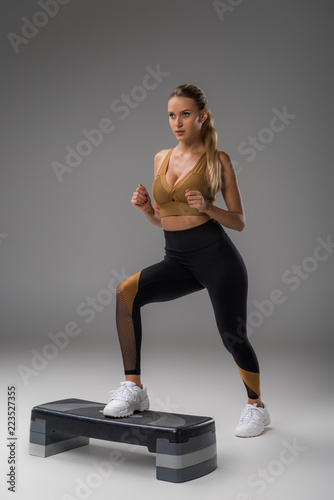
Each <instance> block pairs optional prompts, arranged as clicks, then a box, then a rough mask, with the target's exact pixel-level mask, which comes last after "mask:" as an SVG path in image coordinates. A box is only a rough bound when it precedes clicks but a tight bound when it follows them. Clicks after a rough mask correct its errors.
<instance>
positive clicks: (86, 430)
mask: <svg viewBox="0 0 334 500" xmlns="http://www.w3.org/2000/svg"><path fill="white" fill-rule="evenodd" d="M104 407H105V403H95V402H93V401H84V400H81V399H63V400H60V401H52V402H50V403H45V404H42V405H39V406H35V407H34V408H33V409H32V410H31V422H30V444H29V453H30V455H35V456H38V457H49V456H51V455H55V454H57V453H61V452H63V451H67V450H71V449H73V448H78V447H80V446H84V445H87V444H89V438H95V439H104V440H106V441H115V442H117V443H128V444H137V445H142V446H146V447H147V448H148V451H150V452H152V453H156V478H157V479H160V480H162V481H170V482H174V483H182V482H185V481H189V480H192V479H196V478H198V477H201V476H204V475H205V474H208V473H209V472H212V471H213V470H215V469H216V468H217V449H216V428H215V421H214V420H213V419H212V418H211V417H200V416H195V415H182V414H179V413H166V412H160V411H151V410H146V411H143V412H135V413H134V414H133V415H132V416H131V417H125V418H112V417H105V416H104V415H103V413H102V411H103V408H104Z"/></svg>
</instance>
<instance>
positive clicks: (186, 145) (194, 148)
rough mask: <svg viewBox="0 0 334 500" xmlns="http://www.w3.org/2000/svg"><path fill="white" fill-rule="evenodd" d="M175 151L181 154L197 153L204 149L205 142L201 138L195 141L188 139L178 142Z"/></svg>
mask: <svg viewBox="0 0 334 500" xmlns="http://www.w3.org/2000/svg"><path fill="white" fill-rule="evenodd" d="M175 149H177V151H179V152H180V153H182V154H188V153H197V152H198V151H203V149H205V142H204V141H203V139H202V138H201V137H200V138H198V139H196V140H193V139H192V140H191V139H189V140H188V141H179V144H178V145H177V146H176V148H175Z"/></svg>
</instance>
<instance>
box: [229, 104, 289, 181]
mask: <svg viewBox="0 0 334 500" xmlns="http://www.w3.org/2000/svg"><path fill="white" fill-rule="evenodd" d="M272 113H273V116H272V117H271V118H270V120H269V124H268V127H262V128H261V129H260V130H259V131H258V132H257V134H256V135H249V136H248V137H247V140H244V141H242V142H240V144H239V145H238V147H237V151H238V153H239V154H241V155H248V157H247V158H246V160H247V161H248V162H249V163H250V162H252V161H253V160H255V158H256V157H257V155H258V153H259V152H261V151H263V150H264V149H265V148H266V147H267V146H268V144H270V143H271V142H273V140H274V138H275V134H278V133H280V132H282V131H283V130H284V129H285V128H286V127H287V126H288V125H290V123H291V121H292V120H294V119H295V118H296V117H297V115H296V114H292V113H289V112H288V111H287V106H286V105H285V106H283V109H282V111H280V110H279V109H277V108H273V109H272ZM231 162H232V165H233V168H234V170H235V173H236V174H237V175H238V174H240V172H242V170H243V168H242V167H241V166H240V163H239V162H238V161H236V160H231Z"/></svg>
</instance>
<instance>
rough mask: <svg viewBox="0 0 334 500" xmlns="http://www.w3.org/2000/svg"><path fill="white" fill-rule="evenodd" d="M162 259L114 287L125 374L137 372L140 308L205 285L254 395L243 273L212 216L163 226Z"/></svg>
mask: <svg viewBox="0 0 334 500" xmlns="http://www.w3.org/2000/svg"><path fill="white" fill-rule="evenodd" d="M164 236H165V242H166V246H165V255H164V258H163V260H161V261H160V262H157V263H156V264H153V265H151V266H149V267H146V268H144V269H142V270H141V271H139V272H138V273H136V274H134V275H133V276H130V277H129V278H127V279H126V280H124V281H123V282H122V283H121V284H120V285H119V286H118V288H117V304H116V324H117V331H118V336H119V341H120V346H121V351H122V357H123V364H124V373H125V375H129V374H136V375H140V373H141V372H140V349H141V338H142V326H141V315H140V308H141V307H142V306H143V305H145V304H148V303H151V302H164V301H168V300H173V299H176V298H178V297H182V296H183V295H187V294H190V293H193V292H196V291H198V290H202V289H203V288H206V289H207V291H208V293H209V297H210V300H211V303H212V306H213V310H214V314H215V319H216V323H217V327H218V331H219V333H220V336H221V338H222V341H223V343H224V346H225V347H226V349H227V350H228V351H229V352H230V353H231V354H232V356H233V359H234V361H235V362H236V364H237V367H238V369H239V373H240V375H241V378H242V380H243V382H244V384H245V386H246V390H247V395H248V397H249V398H251V399H257V398H258V397H260V373H259V371H260V370H259V364H258V360H257V357H256V354H255V352H254V350H253V348H252V346H251V344H250V343H249V340H248V338H247V326H246V323H247V292H248V275H247V269H246V266H245V263H244V261H243V259H242V257H241V255H240V253H239V251H238V250H237V248H236V247H235V245H234V243H233V242H232V241H231V239H230V237H229V236H228V234H227V233H226V231H225V230H224V228H223V226H222V225H221V224H220V223H219V222H217V221H216V220H215V219H210V220H209V221H207V222H205V223H204V224H200V225H199V226H195V227H192V228H190V229H184V230H180V231H166V230H164Z"/></svg>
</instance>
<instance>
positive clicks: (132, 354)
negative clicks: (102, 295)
mask: <svg viewBox="0 0 334 500" xmlns="http://www.w3.org/2000/svg"><path fill="white" fill-rule="evenodd" d="M116 298H117V300H116V325H117V332H118V338H119V343H120V346H121V351H122V356H123V364H124V372H125V373H129V372H131V373H135V369H136V356H137V349H136V338H135V331H134V327H133V321H132V317H131V315H130V313H129V311H128V309H127V307H126V304H125V302H124V300H123V297H122V294H121V292H120V291H119V289H118V288H117V294H116Z"/></svg>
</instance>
